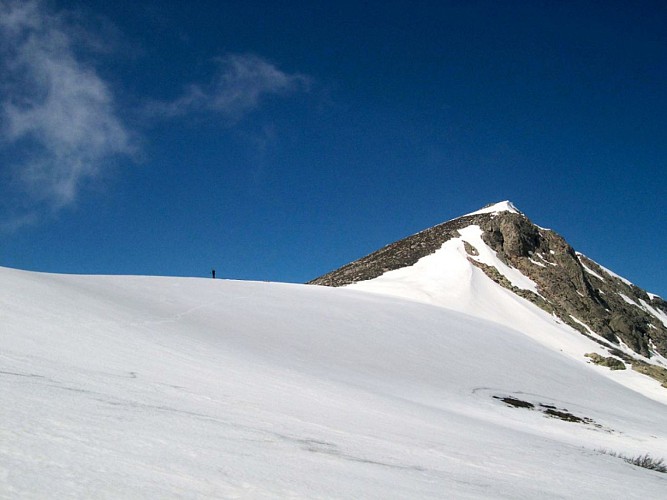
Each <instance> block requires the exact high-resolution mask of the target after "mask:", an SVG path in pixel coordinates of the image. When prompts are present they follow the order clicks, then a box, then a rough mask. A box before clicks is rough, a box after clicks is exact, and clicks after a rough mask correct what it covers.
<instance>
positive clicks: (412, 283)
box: [311, 201, 667, 387]
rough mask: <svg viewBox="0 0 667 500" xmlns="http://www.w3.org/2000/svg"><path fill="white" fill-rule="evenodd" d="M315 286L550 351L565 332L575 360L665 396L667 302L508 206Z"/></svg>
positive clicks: (433, 231)
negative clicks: (478, 322) (583, 340)
mask: <svg viewBox="0 0 667 500" xmlns="http://www.w3.org/2000/svg"><path fill="white" fill-rule="evenodd" d="M490 281H492V282H494V283H495V285H496V286H491V284H490V283H489V282H490ZM311 283H312V284H319V285H328V286H345V285H348V286H350V287H351V288H355V289H358V290H367V291H373V292H379V293H384V294H389V295H395V296H400V297H405V298H410V299H413V300H419V301H422V302H426V303H429V304H433V305H438V306H443V307H447V308H450V309H454V310H457V311H461V312H465V313H468V314H472V315H474V316H477V317H483V318H487V319H490V320H492V321H496V322H499V323H502V324H505V325H507V326H510V327H515V328H518V329H520V330H521V331H524V332H525V333H526V334H527V335H531V336H532V337H534V338H536V339H538V340H540V341H541V342H543V343H545V344H547V345H550V346H552V347H558V346H559V344H560V343H561V337H562V335H561V334H560V333H558V332H559V331H561V330H569V328H568V327H570V328H572V329H575V330H577V331H579V332H580V333H581V334H583V335H584V336H586V337H588V338H589V339H590V340H592V341H594V343H587V344H586V347H585V348H586V349H588V352H581V348H582V346H578V347H577V348H576V349H566V350H567V351H568V352H569V353H570V354H571V355H573V356H575V357H581V358H583V356H584V355H585V354H589V353H594V355H593V356H591V357H592V361H596V362H598V363H602V364H606V365H609V366H611V367H613V368H615V369H624V368H625V367H626V365H627V366H628V367H632V368H633V369H635V370H636V371H639V372H641V373H645V374H647V375H649V376H652V377H654V378H656V379H657V380H659V381H660V382H662V383H663V384H664V385H665V387H667V369H666V368H667V359H666V356H667V302H665V301H664V300H663V299H662V298H660V297H658V296H657V295H654V294H650V293H647V292H646V291H644V290H642V289H640V288H639V287H637V286H635V285H633V284H632V283H630V282H629V281H627V280H625V279H623V278H621V277H620V276H618V275H616V274H615V273H613V272H611V271H609V270H608V269H606V268H604V267H602V266H601V265H599V264H598V263H596V262H594V261H593V260H591V259H589V258H587V257H586V256H584V255H582V254H581V253H578V252H575V250H574V249H573V248H572V247H571V246H570V245H569V244H568V243H567V242H566V241H565V240H564V239H563V238H562V237H561V236H559V235H558V234H556V233H555V232H553V231H551V230H549V229H544V228H541V227H539V226H536V225H535V224H533V223H532V222H531V221H530V220H529V219H528V218H527V217H526V216H525V215H524V214H522V213H521V212H520V211H519V210H518V209H517V208H516V207H515V206H514V205H513V204H512V203H511V202H509V201H504V202H500V203H496V204H492V205H489V206H487V207H485V208H483V209H481V210H478V211H476V212H473V213H470V214H467V215H464V216H462V217H459V218H457V219H454V220H451V221H448V222H445V223H443V224H439V225H437V226H434V227H432V228H429V229H426V230H425V231H422V232H420V233H417V234H415V235H413V236H410V237H408V238H405V239H403V240H400V241H398V242H396V243H393V244H391V245H388V246H386V247H384V248H382V249H381V250H379V251H377V252H374V253H372V254H370V255H368V256H366V257H364V258H362V259H359V260H357V261H355V262H352V263H351V264H348V265H346V266H344V267H342V268H340V269H338V270H336V271H333V272H331V273H329V274H326V275H325V276H322V277H321V278H318V279H316V280H313V281H312V282H311ZM508 292H511V293H508ZM544 312H546V313H547V314H544ZM525 317H528V318H529V319H528V320H527V321H526V320H525V319H524V318H525ZM535 317H539V318H540V321H538V322H537V323H535V321H536V320H535ZM538 324H539V325H540V326H539V328H538V327H537V325H538ZM589 344H590V345H589ZM595 344H598V345H597V346H596V345H595ZM591 357H589V360H590V359H591Z"/></svg>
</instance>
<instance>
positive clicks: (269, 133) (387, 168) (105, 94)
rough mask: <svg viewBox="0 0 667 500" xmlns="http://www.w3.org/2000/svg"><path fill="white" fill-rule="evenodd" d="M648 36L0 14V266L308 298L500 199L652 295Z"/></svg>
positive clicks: (350, 17) (237, 18)
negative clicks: (239, 284)
mask: <svg viewBox="0 0 667 500" xmlns="http://www.w3.org/2000/svg"><path fill="white" fill-rule="evenodd" d="M665 19H667V4H665V3H664V2H647V1H633V2H629V1H627V2H614V1H604V2H590V1H581V2H576V1H572V2H560V1H530V2H528V1H497V0H494V1H475V0H471V1H453V2H447V1H424V2H408V1H401V2H391V1H389V2H318V1H312V2H253V1H243V2H221V1H209V2H207V1H196V0H194V1H190V2H180V1H179V2H176V1H173V2H169V1H147V0H144V1H141V2H136V1H124V0H118V1H114V2H108V1H106V0H105V1H97V0H89V1H56V0H54V1H35V0H25V1H13V0H0V50H1V52H0V57H1V60H0V63H1V65H2V77H1V78H0V105H1V107H0V112H1V113H2V118H1V120H2V121H1V122H0V134H1V135H0V265H3V266H8V267H15V268H21V269H30V270H39V271H49V272H65V273H96V274H97V273H104V274H151V275H176V276H206V275H208V273H209V272H210V269H211V268H212V267H214V268H216V270H217V273H218V276H220V277H227V278H234V279H251V280H271V281H289V282H304V281H307V280H309V279H312V278H314V277H317V276H319V275H321V274H323V273H325V272H327V271H330V270H332V269H334V268H337V267H339V266H341V265H343V264H345V263H347V262H349V261H351V260H354V259H356V258H359V257H361V256H363V255H365V254H367V253H369V252H371V251H374V250H376V249H378V248H380V247H381V246H384V245H385V244H388V243H390V242H392V241H395V240H397V239H399V238H401V237H404V236H407V235H409V234H412V233H415V232H417V231H419V230H421V229H424V228H426V227H429V226H432V225H434V224H437V223H439V222H442V221H445V220H448V219H451V218H453V217H456V216H458V215H462V214H464V213H467V212H470V211H473V210H476V209H478V208H480V207H481V206H483V205H485V204H487V203H490V202H496V201H500V200H505V199H509V200H512V201H513V202H514V203H515V205H516V206H517V207H518V208H519V209H520V210H522V211H523V212H524V213H526V215H528V217H530V218H531V219H532V220H533V222H535V223H537V224H539V225H541V226H546V227H550V228H552V229H554V230H555V231H557V232H558V233H560V234H561V235H563V236H564V237H565V238H566V239H567V240H568V241H569V242H570V243H571V244H572V245H573V246H574V247H575V248H576V249H577V250H579V251H581V252H583V253H585V254H586V255H588V256H589V257H591V258H593V259H594V260H596V261H598V262H600V263H601V264H603V265H605V266H606V267H609V268H610V269H612V270H614V271H615V272H617V273H619V274H621V275H623V276H625V277H626V278H628V279H630V280H631V281H633V282H634V283H636V284H637V285H639V286H641V287H643V288H646V289H648V290H649V291H652V292H655V293H658V294H660V295H662V296H667V259H666V258H665V255H666V249H667V236H666V235H665V232H666V231H665V226H666V224H665V223H666V217H665V212H666V208H667V206H666V205H667V203H666V202H665V199H666V198H667V196H666V195H667V192H666V191H667V190H666V189H665V185H666V181H667V173H666V172H667V168H665V163H666V160H665V159H666V158H667V120H665V116H667V92H666V91H665V89H667V30H665V29H664V20H665Z"/></svg>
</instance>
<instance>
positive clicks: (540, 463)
mask: <svg viewBox="0 0 667 500" xmlns="http://www.w3.org/2000/svg"><path fill="white" fill-rule="evenodd" d="M460 246H462V241H460V240H459V241H456V242H453V243H451V244H450V245H447V244H446V245H445V247H443V249H442V250H441V252H445V253H447V254H452V255H455V256H456V255H459V256H460V257H461V258H463V255H461V254H460V250H461V248H460ZM420 262H421V261H420ZM466 263H467V264H468V265H469V267H468V268H464V267H463V266H460V265H458V261H456V263H452V264H451V265H450V266H449V267H448V268H447V269H442V270H441V271H440V273H441V275H442V276H444V277H446V278H447V279H450V280H454V279H456V280H460V281H459V283H460V284H461V286H459V287H456V288H457V289H458V291H455V290H451V291H449V292H446V291H445V290H442V289H432V290H430V291H429V292H425V294H424V296H422V297H421V298H424V297H426V298H428V293H431V294H433V295H432V296H431V297H430V301H431V302H437V300H436V299H438V300H440V299H442V298H444V297H446V298H448V299H450V301H451V303H452V304H454V305H456V306H458V309H459V311H456V310H454V309H453V308H449V309H447V308H444V307H441V306H434V305H431V304H425V303H420V302H417V301H415V300H405V299H402V298H400V297H390V296H386V295H381V294H373V293H362V292H359V291H356V290H354V289H353V288H354V287H348V288H342V289H333V288H326V287H316V286H307V285H288V284H277V283H256V282H240V281H225V280H211V279H187V278H156V277H128V276H65V275H53V274H40V273H30V272H23V271H16V270H11V269H6V268H0V282H1V283H2V287H0V339H1V340H2V351H1V352H0V397H1V398H2V403H3V404H2V405H0V498H8V499H9V498H12V499H14V498H151V499H152V498H355V499H356V498H378V499H379V498H382V499H391V498H411V499H412V498H513V499H514V498H525V499H528V498H610V497H611V498H660V497H662V496H663V495H664V492H665V491H666V490H665V488H666V487H667V476H666V475H664V474H659V473H657V472H654V471H649V470H646V469H641V468H638V467H635V466H632V465H629V464H627V463H626V462H624V461H622V460H620V459H618V458H614V457H611V456H609V455H605V454H601V453H599V452H597V451H595V450H597V449H607V450H611V451H615V452H618V453H624V454H627V455H633V456H636V455H639V454H644V453H649V454H650V455H652V456H654V457H658V458H660V457H664V458H667V411H665V410H666V408H665V406H666V404H667V399H661V398H660V396H659V390H658V389H656V388H655V387H653V386H650V384H649V383H645V382H644V379H645V377H641V379H642V380H641V383H638V382H637V381H636V380H635V378H634V376H635V375H637V374H635V373H633V372H632V371H630V370H627V371H626V373H624V374H623V377H625V378H627V379H628V380H629V381H630V382H627V384H626V385H622V384H623V383H625V382H622V383H618V380H617V379H611V378H610V377H609V376H608V373H609V371H608V370H606V369H604V368H601V367H598V366H593V365H588V364H586V363H584V362H581V361H579V360H576V359H572V358H571V357H570V356H569V355H567V353H564V352H561V351H560V348H563V349H564V351H566V350H568V349H569V348H571V345H570V344H572V343H574V342H575V339H576V338H575V337H574V335H571V336H568V335H569V334H568V333H567V331H566V330H565V329H563V328H562V327H561V326H559V325H558V324H557V323H556V322H555V321H554V320H552V319H549V317H548V316H546V318H545V317H544V316H540V315H538V314H534V313H533V311H532V310H529V309H528V308H526V307H524V304H522V303H521V302H520V301H521V300H522V299H518V298H517V297H516V296H514V295H513V294H511V293H510V292H507V291H503V289H501V288H500V287H496V288H497V290H496V291H495V292H493V293H492V290H494V288H493V287H490V286H489V285H488V282H489V281H490V280H488V278H486V277H485V276H484V275H483V274H481V271H479V269H477V268H475V267H474V266H472V265H470V264H469V262H467V261H466ZM418 265H419V263H417V265H416V266H418ZM450 274H454V275H455V276H453V277H452V276H450ZM482 278H484V279H485V280H486V281H484V280H483V279H482ZM414 279H417V278H414ZM473 291H474V292H475V293H476V294H477V295H478V300H477V301H476V302H475V303H472V302H471V301H472V300H473V299H474V297H473V295H472V292H473ZM505 292H507V293H505ZM447 293H449V295H446V294H447ZM427 301H428V300H427ZM524 302H525V301H524ZM526 304H528V303H527V302H526ZM508 309H510V310H516V311H518V312H516V313H514V318H513V320H506V321H498V320H497V319H498V317H499V315H500V313H499V311H501V310H505V311H506V312H507V310H508ZM466 311H467V312H470V311H473V312H475V313H476V314H475V315H470V314H468V313H467V312H466ZM479 312H484V314H477V313H479ZM509 323H511V325H509ZM510 326H511V327H510ZM577 335H578V334H577ZM543 337H545V338H546V337H558V339H557V340H553V342H552V341H546V340H545V338H543ZM536 340H537V341H536ZM633 380H634V382H633ZM631 387H632V388H631ZM662 390H663V391H664V389H662ZM665 392H667V391H665ZM492 396H513V397H516V398H519V399H522V400H526V401H529V402H531V403H533V404H535V405H539V404H540V403H541V404H549V405H554V406H556V407H558V408H562V409H565V408H566V409H567V410H568V411H570V412H571V413H573V414H575V415H577V416H580V417H587V418H591V419H593V420H594V421H595V422H596V423H597V424H598V425H599V426H600V427H596V426H594V425H585V424H581V423H571V422H564V421H561V420H559V419H555V418H547V417H545V416H544V414H543V413H541V412H540V411H537V410H527V409H521V408H511V407H509V406H507V405H505V404H504V403H502V402H501V401H499V400H497V399H494V398H493V397H492ZM647 396H648V397H647Z"/></svg>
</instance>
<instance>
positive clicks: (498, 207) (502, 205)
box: [464, 200, 521, 217]
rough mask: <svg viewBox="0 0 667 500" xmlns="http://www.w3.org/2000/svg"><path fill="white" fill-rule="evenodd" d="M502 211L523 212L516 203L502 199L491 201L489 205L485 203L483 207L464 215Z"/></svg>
mask: <svg viewBox="0 0 667 500" xmlns="http://www.w3.org/2000/svg"><path fill="white" fill-rule="evenodd" d="M500 212H511V213H515V214H521V211H520V210H519V209H517V208H516V206H514V204H513V203H512V202H511V201H509V200H505V201H500V202H498V203H489V204H488V205H485V206H484V207H483V208H480V209H479V210H475V211H474V212H470V213H469V214H466V215H464V217H466V216H468V215H479V214H497V213H500Z"/></svg>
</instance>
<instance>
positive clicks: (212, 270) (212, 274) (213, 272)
mask: <svg viewBox="0 0 667 500" xmlns="http://www.w3.org/2000/svg"><path fill="white" fill-rule="evenodd" d="M211 276H212V277H213V279H215V269H211Z"/></svg>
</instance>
